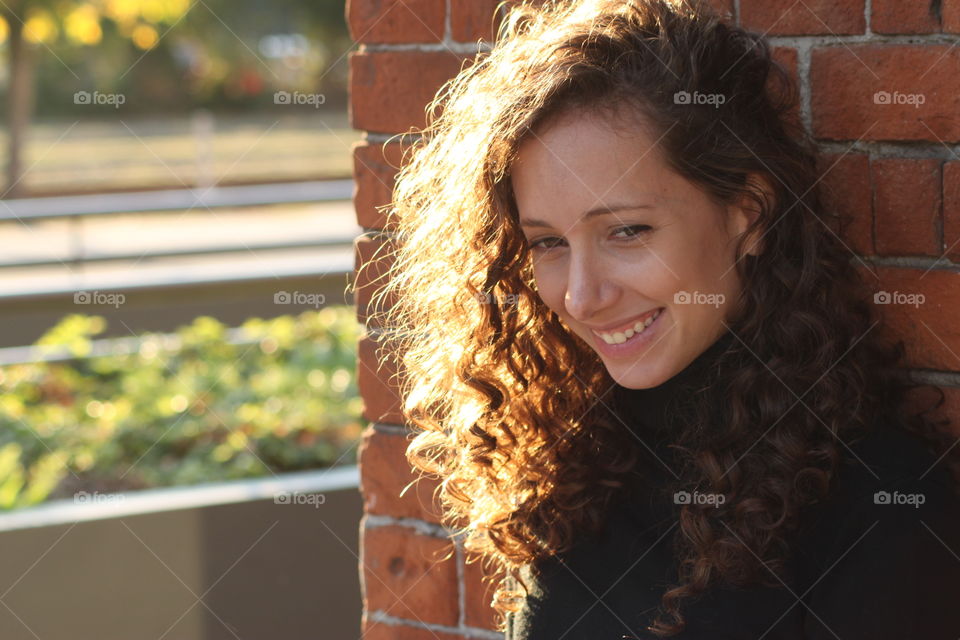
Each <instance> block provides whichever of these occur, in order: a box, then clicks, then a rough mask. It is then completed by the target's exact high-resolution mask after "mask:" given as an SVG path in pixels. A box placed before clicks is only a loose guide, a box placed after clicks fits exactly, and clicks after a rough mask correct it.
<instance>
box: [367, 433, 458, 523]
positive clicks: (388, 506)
mask: <svg viewBox="0 0 960 640" xmlns="http://www.w3.org/2000/svg"><path fill="white" fill-rule="evenodd" d="M409 444H410V438H409V437H408V436H407V435H406V434H402V433H384V432H382V431H377V430H376V429H374V428H372V427H368V428H367V429H365V430H364V432H363V440H362V441H361V443H360V452H359V460H360V492H361V494H362V495H363V506H364V511H365V512H366V513H377V514H382V515H387V516H393V517H396V518H416V519H418V520H425V521H429V522H434V523H439V522H440V504H439V502H438V501H436V500H435V499H434V497H433V496H434V490H435V489H436V488H437V486H438V481H437V480H435V479H434V478H432V477H430V476H422V477H421V476H420V473H419V471H417V470H415V469H414V468H413V466H412V465H411V464H410V463H409V462H408V461H407V458H406V455H405V454H406V450H407V446H408V445H409ZM418 478H419V479H418ZM411 482H412V483H413V484H410V483H411ZM408 485H410V486H409V487H408ZM401 492H402V493H403V496H401V495H400V494H401Z"/></svg>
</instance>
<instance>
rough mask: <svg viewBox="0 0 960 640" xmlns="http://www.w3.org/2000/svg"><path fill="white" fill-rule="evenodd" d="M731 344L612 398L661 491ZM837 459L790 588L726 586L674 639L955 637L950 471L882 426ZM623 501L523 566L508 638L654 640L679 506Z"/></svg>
mask: <svg viewBox="0 0 960 640" xmlns="http://www.w3.org/2000/svg"><path fill="white" fill-rule="evenodd" d="M733 339H735V338H734V337H733V336H732V334H730V333H727V334H725V335H724V336H723V337H721V338H720V340H718V341H717V342H716V343H714V344H713V345H712V346H711V347H710V348H708V349H707V350H706V351H704V352H703V353H702V354H700V356H698V357H697V358H696V359H695V360H694V361H693V362H692V363H691V364H690V365H689V366H688V367H687V368H685V369H684V370H683V371H681V372H680V373H679V374H677V375H676V376H674V377H673V378H671V379H670V380H668V381H667V382H665V383H664V384H662V385H660V386H659V387H656V388H655V389H649V390H643V389H640V390H632V389H626V388H624V387H620V386H619V385H618V386H617V388H616V389H615V396H614V397H615V398H619V399H618V400H617V404H615V405H614V406H615V407H616V409H615V411H616V413H617V415H619V416H621V417H622V418H623V420H624V422H625V424H626V425H627V426H626V427H625V428H629V429H630V430H631V431H633V432H634V433H635V434H636V436H637V438H638V439H640V440H643V442H644V443H645V445H646V446H649V447H650V450H651V451H652V453H651V456H652V457H650V458H649V462H650V464H652V465H653V467H654V468H655V469H656V468H659V473H658V474H655V475H656V477H659V478H660V481H658V480H656V479H654V478H651V479H650V480H649V482H650V483H651V484H652V485H653V486H656V487H665V486H667V482H668V481H669V480H672V479H673V477H674V476H675V474H674V472H673V471H671V470H670V469H673V468H675V467H673V466H671V464H672V463H674V462H675V459H674V458H673V457H672V454H671V453H670V451H671V450H668V449H667V448H666V444H667V442H668V441H669V429H670V428H671V427H672V426H673V423H671V422H670V420H671V416H675V415H676V412H677V411H679V410H682V408H683V407H684V406H686V405H687V404H689V403H685V402H684V400H685V399H689V397H690V396H689V394H690V393H691V392H692V391H693V390H694V389H696V388H698V385H700V384H702V383H704V381H705V380H706V379H707V369H708V367H709V366H710V364H711V363H713V362H714V360H715V359H716V357H717V356H718V355H719V354H720V353H721V351H722V350H723V349H724V348H725V347H726V345H727V344H728V343H730V342H731V341H732V340H733ZM801 406H802V405H798V408H800V407H801ZM804 410H805V409H804ZM641 414H642V415H644V416H646V417H644V418H643V420H644V421H646V424H642V423H641V420H640V417H639V416H640V415H641ZM651 416H657V418H651ZM655 421H656V422H658V424H656V425H654V426H653V427H651V425H652V424H653V423H654V422H655ZM824 428H826V427H824ZM841 449H842V450H843V451H842V453H843V454H844V460H845V462H844V464H843V465H842V466H841V470H840V472H839V475H838V478H837V480H838V484H837V487H836V490H835V491H834V492H833V493H832V494H830V496H828V498H827V499H826V500H824V501H823V502H822V503H820V504H818V505H817V506H816V507H813V508H811V509H810V511H809V512H808V515H805V516H804V520H803V522H804V524H803V528H802V530H801V532H800V533H798V534H797V542H796V547H795V549H796V550H795V552H794V553H793V554H792V556H791V558H790V559H789V561H788V568H789V569H790V570H789V571H781V572H779V575H780V577H781V578H785V579H784V580H783V582H781V583H778V586H776V587H762V586H761V587H749V588H734V587H727V586H719V587H714V588H713V589H711V590H709V591H707V592H705V593H704V594H701V595H700V596H698V597H697V598H693V599H690V598H687V599H685V600H684V601H683V602H682V604H681V612H682V613H683V614H684V617H685V619H686V622H687V627H686V629H685V630H684V631H683V632H681V633H679V634H677V635H675V636H673V638H676V639H677V640H734V639H736V640H760V639H761V638H762V639H764V640H787V639H790V640H801V639H805V640H821V639H822V640H827V639H831V640H837V639H839V640H860V639H862V640H957V639H958V638H960V500H958V499H957V498H956V497H955V496H954V494H953V492H952V490H951V489H950V482H951V481H950V476H949V473H948V472H947V471H946V469H945V468H944V467H943V465H942V464H937V462H938V461H937V460H936V459H935V458H934V457H933V456H932V455H931V454H929V453H928V452H927V451H926V449H925V448H924V446H923V444H922V443H921V442H920V441H919V440H917V439H916V438H915V437H913V436H910V435H908V434H906V433H905V432H903V431H901V430H899V429H897V428H894V427H891V426H888V425H880V426H879V427H878V428H877V429H875V430H874V431H872V432H871V433H870V435H868V436H866V437H863V438H861V439H860V440H858V441H856V442H854V443H852V444H850V445H849V450H848V449H847V448H845V447H843V446H841ZM940 462H941V463H942V461H940ZM868 467H869V469H868ZM635 486H640V485H639V484H637V485H635ZM648 486H649V485H648ZM876 492H887V494H889V495H890V496H891V498H890V500H889V503H884V498H883V497H882V496H883V495H884V494H880V497H877V498H876V499H875V494H876ZM895 492H896V493H895ZM622 496H623V497H622V498H621V499H618V500H617V501H615V502H614V503H613V508H612V509H611V510H610V513H609V519H608V520H607V524H606V526H605V528H604V530H603V531H602V532H601V534H600V535H598V536H595V537H590V536H581V537H580V538H579V540H578V542H577V543H576V545H575V546H574V547H573V548H572V549H570V550H569V551H567V552H566V553H562V554H559V555H558V556H555V557H553V558H550V559H548V560H546V561H543V562H541V563H539V564H538V567H539V568H540V570H541V574H540V575H539V576H537V575H535V574H534V573H532V572H531V571H530V569H529V567H525V568H524V570H523V571H522V575H523V577H524V580H525V582H526V583H527V584H528V585H529V586H530V587H531V593H530V594H529V595H528V597H527V601H526V606H525V607H524V609H523V610H522V611H520V612H517V613H515V614H509V615H508V616H507V631H506V636H505V637H506V640H625V639H647V638H650V639H652V638H655V637H656V636H654V635H653V634H651V633H650V632H649V631H647V630H646V626H647V625H648V624H650V623H651V622H652V621H653V618H654V616H655V614H656V610H657V608H658V607H659V605H660V598H661V595H662V594H663V592H664V590H665V587H666V586H667V585H668V584H676V582H675V581H676V565H675V562H674V559H673V555H672V552H671V539H672V537H673V535H674V533H676V529H677V528H678V527H679V524H678V522H677V517H676V516H677V513H678V512H679V508H680V506H679V504H676V503H675V500H674V499H673V496H672V495H670V494H663V492H661V494H660V495H658V494H656V493H655V492H651V491H649V490H647V491H643V490H642V489H631V490H629V491H625V492H623V494H622ZM916 496H920V497H919V498H917V497H916ZM921 501H922V504H919V506H918V505H917V502H921ZM773 576H774V574H773V573H770V574H769V577H770V578H772V579H773V580H775V581H776V580H777V578H774V577H773Z"/></svg>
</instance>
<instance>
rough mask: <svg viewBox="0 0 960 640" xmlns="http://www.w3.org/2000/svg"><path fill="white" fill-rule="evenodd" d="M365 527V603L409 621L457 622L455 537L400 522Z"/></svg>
mask: <svg viewBox="0 0 960 640" xmlns="http://www.w3.org/2000/svg"><path fill="white" fill-rule="evenodd" d="M365 521H366V518H364V524H363V525H362V528H361V542H360V544H361V547H362V549H363V556H362V570H363V586H364V589H363V591H364V599H365V603H364V604H365V608H366V609H367V610H368V611H381V612H383V613H385V614H387V615H389V616H393V617H396V618H404V619H406V620H410V621H411V622H419V623H429V624H441V625H446V626H450V627H455V626H457V617H458V613H459V611H458V604H457V599H458V593H459V590H458V588H457V564H456V556H455V555H454V547H453V543H452V542H451V541H450V540H447V539H443V538H435V537H431V536H426V535H422V534H419V533H416V532H415V531H414V530H412V529H409V528H407V527H400V526H393V525H388V526H383V527H368V526H366V522H365Z"/></svg>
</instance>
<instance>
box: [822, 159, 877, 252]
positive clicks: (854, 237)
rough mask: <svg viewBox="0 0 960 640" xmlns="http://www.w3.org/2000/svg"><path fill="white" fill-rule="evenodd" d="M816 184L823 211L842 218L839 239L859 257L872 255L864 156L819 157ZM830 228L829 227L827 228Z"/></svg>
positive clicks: (869, 210)
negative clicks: (818, 178) (818, 179)
mask: <svg viewBox="0 0 960 640" xmlns="http://www.w3.org/2000/svg"><path fill="white" fill-rule="evenodd" d="M817 164H818V168H819V169H820V172H821V175H823V179H822V180H821V181H820V183H819V185H820V188H821V194H822V196H823V202H824V205H825V206H826V207H827V210H828V211H830V212H832V213H837V214H839V215H841V216H844V217H845V218H846V219H845V220H843V221H841V226H840V230H841V233H840V234H839V236H840V238H841V240H843V242H844V243H845V244H846V245H847V246H848V247H849V248H850V250H852V251H854V252H856V253H857V254H859V255H863V256H867V255H872V254H873V211H872V208H871V206H870V203H871V200H872V198H871V195H870V194H871V191H870V161H869V157H868V156H866V155H864V154H846V155H839V154H829V155H827V154H823V155H821V156H820V157H819V158H817ZM831 228H832V227H831Z"/></svg>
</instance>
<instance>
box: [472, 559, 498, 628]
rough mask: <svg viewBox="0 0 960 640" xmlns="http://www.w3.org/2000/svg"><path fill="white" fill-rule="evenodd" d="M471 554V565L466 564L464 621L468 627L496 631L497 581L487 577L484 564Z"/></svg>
mask: <svg viewBox="0 0 960 640" xmlns="http://www.w3.org/2000/svg"><path fill="white" fill-rule="evenodd" d="M478 558H479V556H477V555H476V554H470V563H469V564H467V563H465V564H464V572H463V582H464V607H465V611H464V620H465V622H466V624H467V626H468V627H475V628H479V629H486V630H488V631H495V630H496V626H497V617H498V614H497V611H496V610H495V609H494V608H493V593H494V591H496V588H497V581H494V580H491V579H490V578H488V577H487V575H488V574H487V572H486V571H485V570H484V568H483V566H482V565H483V562H482V561H481V560H479V559H478Z"/></svg>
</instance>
